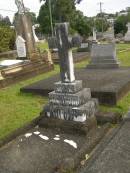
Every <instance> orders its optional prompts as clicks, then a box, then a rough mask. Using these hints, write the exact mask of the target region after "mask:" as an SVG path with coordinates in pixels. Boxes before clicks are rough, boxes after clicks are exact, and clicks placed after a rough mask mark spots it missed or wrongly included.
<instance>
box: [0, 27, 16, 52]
mask: <svg viewBox="0 0 130 173" xmlns="http://www.w3.org/2000/svg"><path fill="white" fill-rule="evenodd" d="M0 33H1V34H0V52H4V51H8V50H11V49H14V45H15V31H14V29H12V28H10V27H9V26H5V25H2V26H0Z"/></svg>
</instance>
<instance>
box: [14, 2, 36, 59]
mask: <svg viewBox="0 0 130 173" xmlns="http://www.w3.org/2000/svg"><path fill="white" fill-rule="evenodd" d="M15 3H16V5H17V8H18V14H17V16H16V17H15V28H16V33H17V36H21V37H22V38H23V39H24V40H26V50H27V57H28V58H29V59H31V57H32V55H33V54H34V53H35V52H36V47H35V40H34V36H33V29H32V22H31V17H30V15H29V14H28V11H27V8H25V7H24V4H23V1H22V0H15Z"/></svg>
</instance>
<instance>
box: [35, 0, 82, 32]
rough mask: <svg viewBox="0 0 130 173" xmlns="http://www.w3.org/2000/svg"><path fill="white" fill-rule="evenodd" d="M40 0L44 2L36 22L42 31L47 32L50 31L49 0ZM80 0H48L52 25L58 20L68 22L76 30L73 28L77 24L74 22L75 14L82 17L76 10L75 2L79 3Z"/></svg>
mask: <svg viewBox="0 0 130 173" xmlns="http://www.w3.org/2000/svg"><path fill="white" fill-rule="evenodd" d="M41 1H44V2H45V3H44V4H43V5H42V6H41V9H40V12H39V16H38V22H39V23H40V25H41V29H42V31H43V33H45V34H48V33H51V27H50V15H49V0H41ZM81 1H82V0H58V1H56V0H50V2H51V10H52V22H53V26H54V25H55V23H58V22H69V23H70V27H71V28H72V29H73V30H77V29H76V28H75V27H76V26H77V24H76V23H75V24H74V22H76V20H75V18H77V16H80V17H81V16H82V17H83V14H79V12H78V11H77V10H76V7H75V5H76V4H77V3H80V2H81ZM84 21H85V20H84ZM78 22H79V21H78Z"/></svg>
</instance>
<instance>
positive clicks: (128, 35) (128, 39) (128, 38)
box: [124, 23, 130, 42]
mask: <svg viewBox="0 0 130 173" xmlns="http://www.w3.org/2000/svg"><path fill="white" fill-rule="evenodd" d="M127 27H128V31H127V33H126V34H125V38H124V41H125V42H130V23H128V24H127Z"/></svg>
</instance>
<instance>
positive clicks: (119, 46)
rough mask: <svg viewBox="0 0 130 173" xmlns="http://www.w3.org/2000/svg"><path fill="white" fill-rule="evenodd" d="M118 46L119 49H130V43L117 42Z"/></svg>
mask: <svg viewBox="0 0 130 173" xmlns="http://www.w3.org/2000/svg"><path fill="white" fill-rule="evenodd" d="M116 47H117V50H118V51H122V50H124V49H130V44H127V43H126V44H117V46H116Z"/></svg>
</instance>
